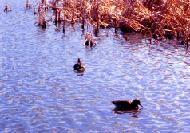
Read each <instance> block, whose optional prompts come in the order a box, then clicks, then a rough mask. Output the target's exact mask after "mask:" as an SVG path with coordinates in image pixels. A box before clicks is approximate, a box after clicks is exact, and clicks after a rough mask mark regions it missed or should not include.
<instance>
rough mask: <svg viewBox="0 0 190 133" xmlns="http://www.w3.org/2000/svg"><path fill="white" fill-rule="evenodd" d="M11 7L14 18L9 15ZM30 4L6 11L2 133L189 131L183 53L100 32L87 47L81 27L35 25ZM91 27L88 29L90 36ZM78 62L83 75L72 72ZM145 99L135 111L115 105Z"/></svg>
mask: <svg viewBox="0 0 190 133" xmlns="http://www.w3.org/2000/svg"><path fill="white" fill-rule="evenodd" d="M5 3H9V4H10V5H11V7H12V9H13V11H12V12H9V13H7V14H6V13H4V12H3V8H4V5H5ZM24 3H25V1H24V0H19V1H18V0H16V1H15V0H9V1H8V2H7V1H6V0H2V2H1V5H0V118H1V119H0V132H2V133H37V132H38V133H85V132H86V133H90V132H91V133H94V132H100V133H112V132H114V133H115V132H137V133H150V132H167V133H168V132H170V133H171V132H184V133H185V132H189V131H190V127H189V125H190V111H189V108H190V105H189V103H190V98H189V96H190V86H189V82H190V58H189V56H188V55H185V52H184V49H183V48H180V47H179V48H178V49H176V48H174V47H173V46H171V45H170V44H169V43H173V42H172V41H170V42H169V41H165V42H159V43H158V45H152V46H150V47H149V46H148V45H147V44H148V39H146V38H144V37H142V36H141V35H139V34H129V35H128V38H129V39H128V40H127V41H126V40H125V39H123V37H122V36H121V35H118V36H115V35H114V30H113V29H109V30H106V29H104V30H101V31H100V35H99V36H98V37H97V38H96V41H97V46H96V47H95V48H93V49H85V48H84V45H83V44H84V34H82V32H81V30H80V25H74V27H71V26H69V25H68V26H67V28H66V33H65V35H63V33H61V32H57V31H55V29H56V26H55V25H54V24H53V23H51V22H50V23H49V24H48V27H47V29H46V30H41V29H39V27H37V26H35V22H36V19H35V16H34V15H33V12H32V10H27V11H25V9H24ZM90 30H91V29H90V28H89V29H88V31H90ZM78 57H80V58H81V60H82V62H83V63H85V66H86V71H85V72H84V73H83V75H78V74H77V73H75V72H73V68H72V67H73V65H74V63H75V62H76V60H77V58H78ZM135 98H138V99H140V100H141V102H142V105H143V106H144V108H143V109H142V110H141V111H140V112H137V113H125V114H115V113H114V112H113V109H114V105H113V104H112V103H111V101H113V100H124V99H135Z"/></svg>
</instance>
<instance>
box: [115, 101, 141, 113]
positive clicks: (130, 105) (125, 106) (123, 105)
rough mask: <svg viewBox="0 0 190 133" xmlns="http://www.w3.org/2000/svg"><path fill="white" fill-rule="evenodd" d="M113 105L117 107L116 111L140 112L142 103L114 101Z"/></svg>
mask: <svg viewBox="0 0 190 133" xmlns="http://www.w3.org/2000/svg"><path fill="white" fill-rule="evenodd" d="M112 103H113V104H114V105H115V106H116V108H115V110H120V111H125V110H138V109H139V106H138V105H140V106H141V107H143V106H142V105H141V101H140V100H137V99H135V100H133V101H128V100H116V101H112Z"/></svg>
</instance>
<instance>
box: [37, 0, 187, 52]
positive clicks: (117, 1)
mask: <svg viewBox="0 0 190 133" xmlns="http://www.w3.org/2000/svg"><path fill="white" fill-rule="evenodd" d="M48 9H49V10H50V9H51V10H53V16H54V22H56V23H61V24H62V25H63V26H62V27H63V31H64V32H65V22H67V23H70V24H74V23H80V24H81V28H82V29H83V30H85V25H87V24H89V23H90V24H91V25H92V26H93V29H94V34H95V35H97V34H98V32H99V29H100V28H114V29H115V33H117V31H118V30H121V31H122V32H124V33H127V32H139V33H142V34H144V35H146V36H149V37H150V38H154V39H157V40H162V39H176V40H177V41H178V44H181V45H185V46H186V51H187V50H188V42H189V39H190V12H189V10H190V1H189V0H165V1H164V0H143V1H140V0H52V1H51V2H49V3H47V1H46V0H41V2H40V4H39V5H38V24H39V25H40V26H41V27H42V28H46V23H47V20H46V19H47V17H46V15H47V10H48Z"/></svg>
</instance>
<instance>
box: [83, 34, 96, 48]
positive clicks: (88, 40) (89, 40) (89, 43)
mask: <svg viewBox="0 0 190 133" xmlns="http://www.w3.org/2000/svg"><path fill="white" fill-rule="evenodd" d="M85 40H86V41H85V47H86V48H87V47H91V48H92V47H93V46H95V45H96V42H95V40H94V39H93V37H92V34H91V33H87V34H86V36H85Z"/></svg>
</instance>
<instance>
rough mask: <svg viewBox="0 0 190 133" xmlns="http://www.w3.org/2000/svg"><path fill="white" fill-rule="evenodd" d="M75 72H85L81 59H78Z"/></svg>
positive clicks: (74, 67)
mask: <svg viewBox="0 0 190 133" xmlns="http://www.w3.org/2000/svg"><path fill="white" fill-rule="evenodd" d="M73 69H74V71H76V72H84V71H85V67H84V65H83V64H82V63H81V60H80V58H78V60H77V63H76V64H75V65H74V66H73Z"/></svg>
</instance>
